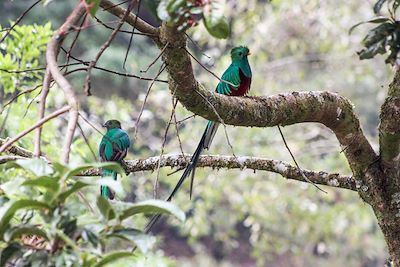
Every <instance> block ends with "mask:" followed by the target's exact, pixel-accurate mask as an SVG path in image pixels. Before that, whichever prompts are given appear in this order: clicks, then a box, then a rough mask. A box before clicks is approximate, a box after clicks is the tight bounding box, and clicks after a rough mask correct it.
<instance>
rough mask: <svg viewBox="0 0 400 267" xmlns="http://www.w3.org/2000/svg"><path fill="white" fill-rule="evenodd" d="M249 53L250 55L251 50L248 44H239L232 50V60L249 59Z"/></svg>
mask: <svg viewBox="0 0 400 267" xmlns="http://www.w3.org/2000/svg"><path fill="white" fill-rule="evenodd" d="M248 55H250V50H249V49H248V48H247V47H246V46H237V47H234V48H232V50H231V58H232V61H234V60H242V59H247V56H248Z"/></svg>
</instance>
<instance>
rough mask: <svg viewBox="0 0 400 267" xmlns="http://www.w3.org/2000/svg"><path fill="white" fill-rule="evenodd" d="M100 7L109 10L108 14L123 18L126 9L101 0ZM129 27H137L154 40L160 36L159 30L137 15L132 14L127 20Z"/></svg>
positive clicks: (106, 0)
mask: <svg viewBox="0 0 400 267" xmlns="http://www.w3.org/2000/svg"><path fill="white" fill-rule="evenodd" d="M100 6H101V7H102V8H103V9H104V10H107V12H110V13H111V14H113V15H115V16H117V17H119V18H123V16H124V14H125V12H126V9H125V8H123V7H120V6H116V5H115V4H114V3H113V2H111V1H109V0H101V2H100ZM125 21H126V22H127V23H128V24H129V25H132V26H133V27H135V28H136V29H137V30H139V31H140V32H142V33H147V34H149V37H151V38H152V39H157V37H158V35H159V31H158V29H157V28H155V27H153V26H151V25H150V24H148V23H147V22H145V21H144V20H142V19H141V18H139V17H136V15H135V14H132V13H130V14H129V16H128V17H127V18H126V20H125Z"/></svg>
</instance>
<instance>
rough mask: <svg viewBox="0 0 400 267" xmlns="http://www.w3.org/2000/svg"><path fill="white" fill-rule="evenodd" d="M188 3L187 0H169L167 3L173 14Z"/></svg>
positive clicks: (169, 11)
mask: <svg viewBox="0 0 400 267" xmlns="http://www.w3.org/2000/svg"><path fill="white" fill-rule="evenodd" d="M185 3H186V0H169V1H168V5H167V11H168V13H169V14H173V13H175V12H177V11H178V9H179V8H180V7H181V6H183V5H184V4H185Z"/></svg>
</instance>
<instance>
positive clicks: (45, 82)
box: [33, 68, 52, 157]
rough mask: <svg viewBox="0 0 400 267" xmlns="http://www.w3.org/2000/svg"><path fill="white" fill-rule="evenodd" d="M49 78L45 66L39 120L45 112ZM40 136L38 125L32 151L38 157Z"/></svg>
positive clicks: (50, 78) (40, 130) (48, 72)
mask: <svg viewBox="0 0 400 267" xmlns="http://www.w3.org/2000/svg"><path fill="white" fill-rule="evenodd" d="M51 80H52V77H51V74H50V71H49V69H48V68H46V74H45V76H44V79H43V87H42V92H41V94H40V103H39V120H40V119H43V117H44V114H45V112H46V98H47V95H48V94H49V91H50V83H51ZM41 136H42V127H39V128H37V130H36V135H35V141H34V152H33V153H34V154H35V156H36V157H40V154H41V151H40V141H41Z"/></svg>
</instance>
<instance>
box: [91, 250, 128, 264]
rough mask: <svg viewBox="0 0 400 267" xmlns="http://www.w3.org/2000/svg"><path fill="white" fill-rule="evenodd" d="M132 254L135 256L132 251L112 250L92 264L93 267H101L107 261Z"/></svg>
mask: <svg viewBox="0 0 400 267" xmlns="http://www.w3.org/2000/svg"><path fill="white" fill-rule="evenodd" d="M133 256H135V254H134V253H133V252H125V251H119V252H112V253H109V254H107V255H106V256H104V257H103V258H102V259H101V260H100V261H99V262H97V263H96V264H94V265H93V267H101V266H104V265H106V264H107V263H110V262H113V261H116V260H119V259H122V258H127V257H133Z"/></svg>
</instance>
